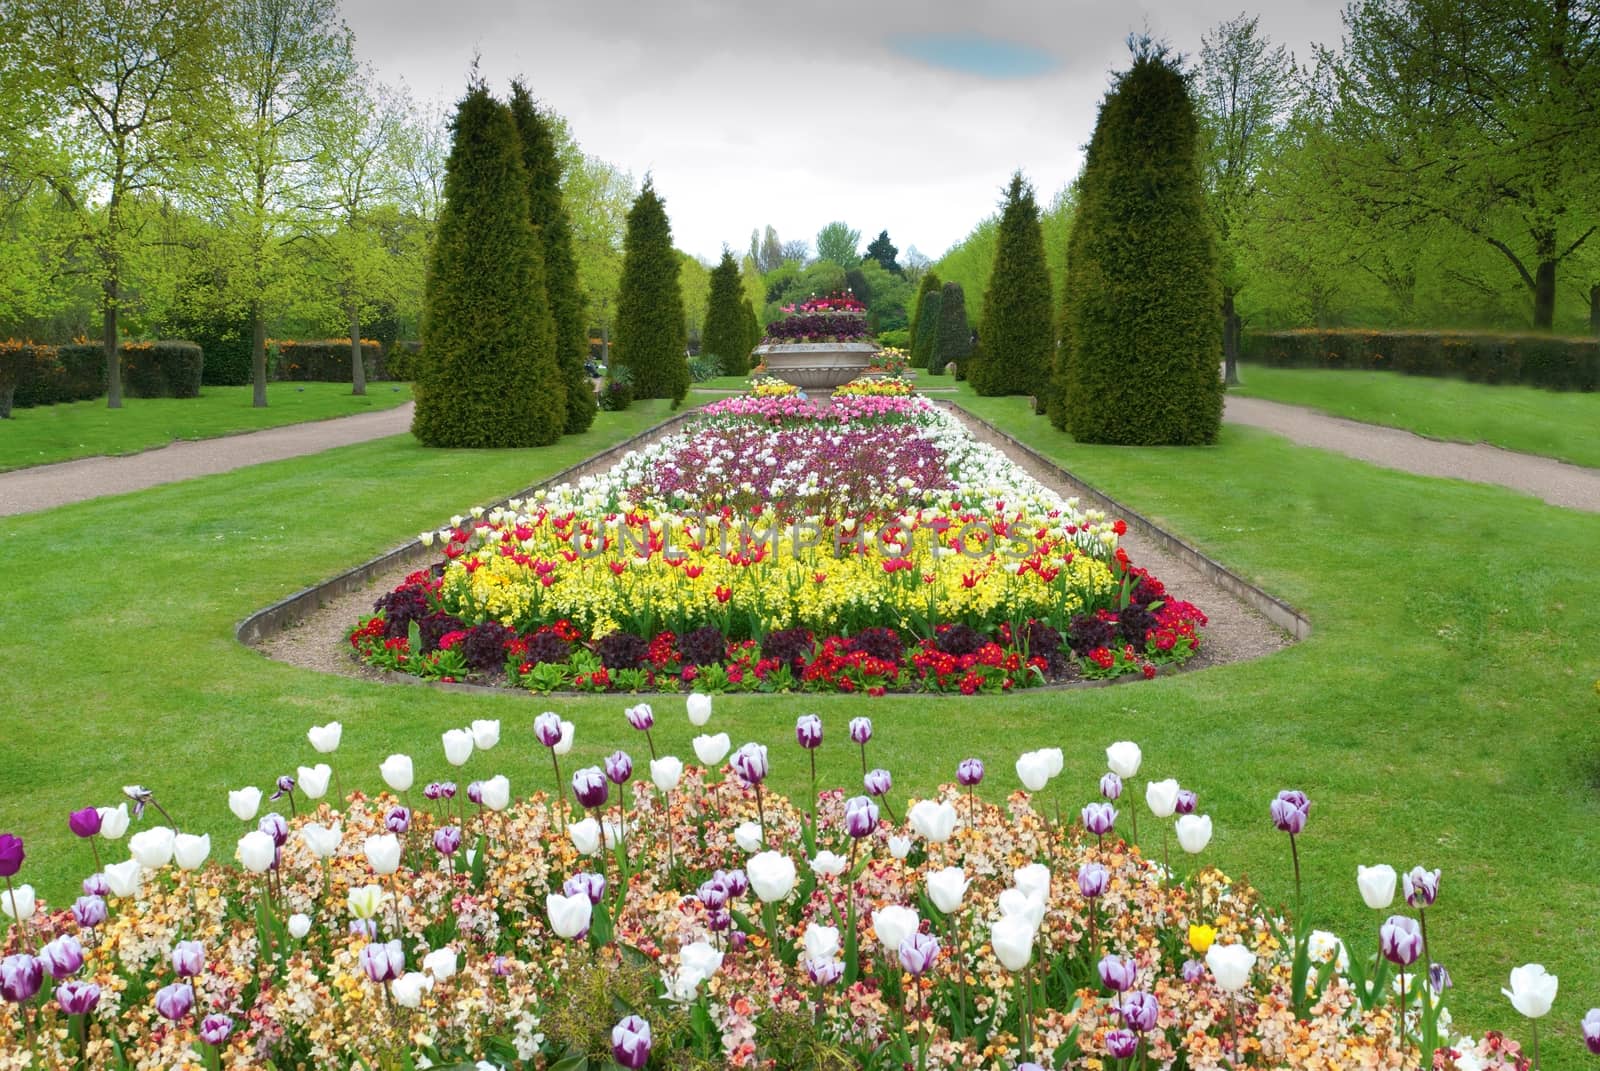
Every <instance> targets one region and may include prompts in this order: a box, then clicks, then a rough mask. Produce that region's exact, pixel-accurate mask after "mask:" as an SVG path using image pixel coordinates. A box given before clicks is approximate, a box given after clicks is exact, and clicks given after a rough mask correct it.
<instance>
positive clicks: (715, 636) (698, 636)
mask: <svg viewBox="0 0 1600 1071" xmlns="http://www.w3.org/2000/svg"><path fill="white" fill-rule="evenodd" d="M678 653H679V655H681V656H682V658H683V662H684V664H685V665H692V666H714V665H717V664H718V663H720V662H721V661H722V660H723V659H725V658H727V657H728V638H727V637H726V636H724V635H723V634H722V630H721V629H719V628H717V626H715V625H702V626H701V627H700V628H697V629H695V630H693V631H692V632H688V633H686V634H685V635H684V636H683V637H682V638H681V639H679V640H678Z"/></svg>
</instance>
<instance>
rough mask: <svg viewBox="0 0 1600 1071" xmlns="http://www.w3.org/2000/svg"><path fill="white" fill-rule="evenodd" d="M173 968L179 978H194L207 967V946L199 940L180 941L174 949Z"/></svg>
mask: <svg viewBox="0 0 1600 1071" xmlns="http://www.w3.org/2000/svg"><path fill="white" fill-rule="evenodd" d="M172 969H173V970H174V971H176V972H177V973H178V977H179V978H193V977H194V976H195V975H197V974H199V973H200V972H201V971H203V970H205V969H206V947H205V945H202V944H201V943H200V942H199V941H179V942H178V944H177V947H175V948H174V949H173V950H172Z"/></svg>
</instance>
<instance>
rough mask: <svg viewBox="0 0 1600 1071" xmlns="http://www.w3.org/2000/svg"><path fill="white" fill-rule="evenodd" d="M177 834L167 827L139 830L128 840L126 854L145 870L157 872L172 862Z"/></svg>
mask: <svg viewBox="0 0 1600 1071" xmlns="http://www.w3.org/2000/svg"><path fill="white" fill-rule="evenodd" d="M176 841H177V834H176V833H174V832H173V831H172V829H171V828H170V827H168V826H154V827H152V828H150V829H141V830H140V831H139V832H137V833H135V834H134V835H133V836H131V837H129V838H128V854H129V855H131V856H133V857H134V858H135V859H137V860H139V865H140V866H142V867H144V868H145V869H146V870H159V869H161V868H162V867H164V866H166V865H167V864H168V863H170V862H172V851H173V848H174V847H175V844H176Z"/></svg>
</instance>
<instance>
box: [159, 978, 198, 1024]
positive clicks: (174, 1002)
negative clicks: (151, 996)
mask: <svg viewBox="0 0 1600 1071" xmlns="http://www.w3.org/2000/svg"><path fill="white" fill-rule="evenodd" d="M156 1011H158V1012H160V1013H161V1014H162V1016H163V1017H164V1018H167V1019H171V1020H172V1021H173V1022H177V1021H178V1020H179V1019H183V1018H186V1017H187V1016H188V1014H189V1013H190V1012H192V1011H194V986H192V985H190V984H189V983H188V982H173V983H172V984H171V985H169V986H167V987H166V988H164V989H161V990H159V991H157V993H156Z"/></svg>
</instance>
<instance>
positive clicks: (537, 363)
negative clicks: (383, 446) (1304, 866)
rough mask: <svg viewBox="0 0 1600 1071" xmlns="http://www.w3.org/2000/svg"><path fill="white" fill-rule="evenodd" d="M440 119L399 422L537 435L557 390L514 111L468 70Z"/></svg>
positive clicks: (462, 436) (538, 440) (548, 430)
mask: <svg viewBox="0 0 1600 1071" xmlns="http://www.w3.org/2000/svg"><path fill="white" fill-rule="evenodd" d="M451 129H452V131H453V135H454V137H453V144H452V146H451V149H450V157H449V160H448V161H447V162H446V165H445V180H444V207H443V208H442V209H441V210H440V213H439V224H438V230H437V232H436V237H435V239H434V244H433V249H432V252H431V255H430V256H429V259H428V275H427V281H426V283H425V284H424V290H423V312H422V362H421V367H420V368H419V370H418V375H417V386H416V395H417V408H416V413H415V415H414V416H413V417H412V421H411V431H412V434H414V435H416V437H417V438H418V439H419V440H421V442H422V443H423V444H424V445H426V446H446V447H505V446H545V445H548V444H549V443H553V442H555V441H556V440H557V439H559V438H560V437H561V431H562V428H563V427H564V425H565V420H566V403H565V394H566V392H565V389H564V387H563V385H562V382H561V373H560V369H559V367H558V366H557V364H556V354H555V331H554V327H553V324H552V321H551V317H550V307H549V304H548V302H547V299H546V292H545V279H544V257H543V255H542V252H541V250H540V247H539V241H538V239H537V238H536V236H535V235H534V232H533V224H532V223H531V222H530V221H529V216H528V179H527V173H526V172H525V171H524V170H523V166H522V146H521V143H520V141H519V139H518V137H517V128H516V123H515V122H514V120H513V119H512V118H511V112H510V111H509V110H508V109H507V108H506V107H505V105H503V104H501V103H500V102H499V101H497V100H495V99H494V97H492V96H490V94H489V91H488V89H487V88H485V87H484V85H483V83H482V82H474V83H473V84H472V85H471V86H469V87H468V89H467V94H466V96H465V97H463V98H462V99H461V103H460V104H459V105H458V106H457V108H456V114H455V118H454V119H453V120H452V121H451Z"/></svg>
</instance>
